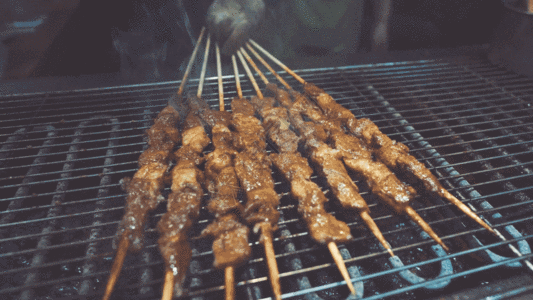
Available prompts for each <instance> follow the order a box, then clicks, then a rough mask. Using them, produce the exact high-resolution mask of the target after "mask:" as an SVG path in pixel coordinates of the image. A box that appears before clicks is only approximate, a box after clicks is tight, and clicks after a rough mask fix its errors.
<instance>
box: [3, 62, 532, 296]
mask: <svg viewBox="0 0 533 300" xmlns="http://www.w3.org/2000/svg"><path fill="white" fill-rule="evenodd" d="M297 72H298V74H299V75H300V76H302V77H303V78H304V79H305V80H306V81H308V82H313V83H315V84H317V85H318V86H320V87H322V88H324V89H325V90H326V91H327V92H328V93H330V94H331V95H332V96H333V97H334V98H335V99H336V100H337V101H338V102H339V103H341V104H342V105H344V106H345V107H347V108H349V109H350V110H351V111H352V112H353V113H354V114H355V115H356V116H357V117H368V118H370V119H372V120H373V121H374V122H375V123H376V124H377V125H378V126H379V127H380V129H381V130H382V131H383V132H385V133H386V134H388V135H389V136H390V137H391V138H393V139H396V140H398V141H401V142H402V143H405V144H406V145H408V146H409V147H410V149H411V153H412V154H413V155H415V156H416V157H417V158H418V159H419V160H420V161H423V162H424V163H425V164H426V165H427V166H428V167H429V168H430V170H432V171H433V172H434V173H435V174H437V175H438V177H439V179H440V180H441V182H442V183H443V184H444V185H445V186H446V187H447V188H448V190H449V191H450V192H452V193H453V194H455V195H456V196H458V198H459V199H461V200H462V201H464V202H465V203H467V205H469V206H470V207H471V208H472V209H473V210H475V211H478V213H479V212H481V214H482V215H483V217H484V218H485V219H486V220H487V221H489V222H490V223H491V224H493V226H495V228H497V229H498V230H499V231H500V232H502V233H504V235H505V237H506V238H507V239H508V240H507V241H504V242H502V241H499V240H496V239H495V238H493V237H491V236H490V235H489V234H487V233H485V232H483V230H482V229H481V228H479V227H478V226H476V224H475V223H474V222H472V221H471V220H470V219H468V218H467V217H465V216H463V215H462V214H461V213H460V212H458V210H456V209H455V208H454V207H453V206H452V205H451V204H449V203H447V202H444V201H442V200H441V199H433V198H431V199H418V200H420V201H415V202H416V203H414V204H413V206H414V208H415V209H416V210H417V212H418V213H419V214H421V215H422V217H423V218H424V219H426V220H427V221H428V223H429V224H430V225H431V226H432V227H433V228H435V230H436V231H437V233H439V235H440V236H441V237H442V238H443V240H444V241H445V242H446V243H447V244H449V245H450V246H451V249H452V251H451V252H450V253H449V254H446V253H443V252H439V251H438V250H436V249H435V247H434V246H433V245H434V243H433V242H432V241H431V240H429V239H427V237H426V236H424V234H421V231H420V230H419V229H417V228H416V226H415V225H413V224H411V223H410V221H408V220H407V219H406V218H403V217H398V216H396V215H395V214H393V213H392V212H391V211H390V210H389V209H387V208H386V207H383V206H382V205H381V204H379V203H378V202H377V201H376V200H375V199H374V198H373V196H372V195H371V194H369V193H368V191H367V190H366V189H365V187H364V184H363V183H361V182H356V183H357V184H358V185H360V186H362V195H363V197H364V198H365V199H366V200H367V201H368V203H369V206H370V208H371V215H372V216H373V218H374V219H375V220H376V223H377V224H378V226H379V227H380V228H381V229H382V231H383V233H384V235H385V237H386V238H387V240H389V242H390V243H391V245H392V246H393V248H394V251H395V253H396V254H397V255H398V258H397V259H391V258H388V257H387V256H388V255H387V253H386V251H384V250H383V249H382V248H381V247H380V245H378V243H377V241H375V240H374V239H373V238H372V236H371V235H370V233H369V232H368V231H367V230H366V229H365V227H364V226H363V224H362V223H361V222H360V221H359V220H358V219H357V218H355V217H353V216H351V215H346V214H344V213H343V212H342V210H341V209H339V206H338V205H337V204H336V203H335V202H334V201H333V202H332V203H331V204H330V206H329V210H330V211H331V212H332V213H333V214H335V216H336V217H338V218H339V219H341V220H343V221H345V222H347V224H348V225H349V226H350V229H351V230H352V234H353V235H354V237H355V239H354V241H353V242H350V243H347V244H346V245H340V247H339V249H340V252H341V254H342V256H343V258H344V260H345V261H346V264H347V266H348V270H349V272H350V276H351V277H352V278H353V279H354V280H356V282H355V287H356V289H357V291H358V295H356V296H355V297H352V298H353V299H357V298H364V299H378V298H381V297H386V296H390V297H392V298H398V299H425V298H428V297H431V296H437V295H442V294H446V293H450V292H452V291H454V290H458V289H461V288H472V287H476V286H479V285H481V284H482V282H485V281H487V282H490V281H491V280H492V281H494V280H496V279H498V277H497V276H496V275H495V274H494V273H498V276H513V275H514V274H516V273H517V272H518V273H525V272H527V269H526V268H524V267H523V266H524V261H525V260H526V259H530V258H531V256H532V254H531V251H530V247H529V243H528V241H531V238H532V237H533V228H531V227H532V226H533V223H532V222H531V218H532V217H533V208H532V206H531V204H532V203H533V200H532V197H533V195H532V193H533V186H532V185H531V183H530V182H531V178H530V176H531V172H532V167H531V163H532V162H533V161H532V159H531V158H530V157H531V151H532V148H533V145H532V143H533V142H531V141H532V140H533V139H532V138H531V135H533V134H532V133H531V132H532V131H531V129H532V128H533V114H531V108H530V103H531V101H532V100H533V98H532V95H533V88H532V86H533V85H532V81H531V80H530V79H528V78H525V77H520V76H517V75H515V74H512V73H509V72H507V71H506V70H504V69H502V68H499V67H497V66H493V65H491V64H490V63H488V62H487V61H484V60H480V59H469V58H464V59H463V60H458V61H449V60H445V59H441V60H426V61H414V62H401V63H387V64H377V65H366V66H350V67H340V68H324V69H309V70H299V71H297ZM280 74H281V75H282V77H283V78H284V79H285V80H286V81H287V82H288V83H289V84H290V85H291V86H295V87H296V86H299V85H298V83H297V82H296V81H295V80H294V79H293V78H292V77H290V76H288V75H287V74H285V73H284V72H280ZM269 76H270V75H268V74H267V77H269ZM270 78H272V81H273V82H275V79H273V76H270V77H269V79H270ZM223 81H224V88H225V91H224V92H225V96H226V97H225V99H226V106H227V107H226V108H227V109H230V107H229V100H230V99H231V98H232V97H235V96H236V95H235V92H234V91H235V88H234V85H233V84H234V80H233V76H224V77H223ZM241 83H242V85H243V94H244V95H245V96H250V95H253V94H254V91H253V89H252V88H251V84H250V83H249V82H248V81H247V80H246V78H245V77H244V76H243V77H242V78H241ZM178 84H179V82H170V83H164V84H146V85H138V86H122V87H114V88H105V89H90V90H75V91H60V92H47V93H32V94H20V95H6V96H0V101H2V103H3V107H4V110H3V113H2V117H1V118H0V183H1V184H0V192H1V195H2V196H1V198H0V276H2V277H3V278H10V279H9V280H7V281H3V282H2V283H0V295H3V297H8V298H10V297H11V298H20V299H50V298H52V299H55V298H58V299H59V298H64V297H75V296H77V297H79V298H86V297H89V298H95V299H97V298H99V297H101V295H102V294H103V290H104V287H105V281H106V280H107V276H108V274H109V270H110V267H111V263H112V259H113V256H114V252H113V250H112V248H111V239H112V237H113V235H114V231H115V230H116V227H117V225H118V221H119V220H120V218H121V216H122V213H123V209H124V192H123V191H122V190H121V189H120V187H119V183H118V182H119V180H120V179H121V178H123V177H125V176H132V175H133V173H134V172H135V171H136V169H137V164H136V162H137V159H138V156H139V155H140V153H142V151H143V150H144V149H146V140H145V138H144V135H143V133H144V131H145V130H146V129H148V128H149V127H150V126H151V125H152V118H154V117H155V116H156V114H157V113H158V112H159V111H160V110H161V109H162V108H163V107H164V106H165V105H166V103H167V99H168V97H169V95H170V94H171V93H173V92H174V91H175V90H176V88H177V86H178ZM197 84H198V81H197V80H190V81H189V86H190V89H191V90H195V89H196V86H197ZM204 98H205V99H208V102H209V103H210V104H211V105H212V107H214V108H217V107H218V103H217V102H218V101H216V99H217V79H216V78H208V79H207V80H206V82H205V84H204ZM270 151H273V149H270ZM274 175H275V178H278V180H277V182H276V190H277V191H278V192H279V194H280V195H281V205H280V212H281V219H280V223H279V224H280V229H279V230H278V232H277V233H276V234H275V240H274V247H275V251H276V254H277V255H276V257H277V260H278V265H279V267H280V277H281V283H282V291H283V292H284V297H287V298H302V297H305V299H338V298H346V297H348V290H347V288H346V287H345V284H343V283H342V278H341V277H340V275H338V274H337V273H338V272H337V271H336V270H335V264H334V263H333V262H332V261H331V260H330V259H329V255H326V254H327V249H324V248H325V247H322V246H319V245H317V244H316V243H314V242H313V241H312V240H311V239H310V237H309V235H308V233H307V231H306V229H305V226H303V225H302V224H301V223H300V222H299V217H298V214H297V211H296V202H295V201H294V200H293V199H291V197H290V196H289V194H288V187H287V184H286V183H285V182H283V181H280V180H279V178H281V177H280V176H279V175H277V174H274ZM313 180H316V182H317V183H319V184H321V186H324V185H323V182H322V181H321V179H320V178H317V177H316V176H315V177H314V178H313ZM325 191H326V190H325ZM166 192H167V193H168V188H167V190H166ZM326 195H327V196H328V197H329V196H330V194H329V193H328V192H327V191H326ZM206 197H207V195H206ZM421 198H422V197H421ZM426 198H427V197H426ZM164 212H165V208H164V207H163V205H161V206H160V207H159V208H158V209H156V211H154V213H152V214H151V216H150V218H149V221H148V228H147V231H146V236H147V238H146V247H145V248H144V249H143V250H142V251H141V252H140V253H136V254H131V253H130V254H129V255H128V257H127V258H126V262H125V265H124V266H125V267H124V270H123V272H122V274H121V277H120V279H119V281H118V284H117V287H116V291H115V293H114V295H113V297H116V298H117V299H120V298H122V297H127V298H132V297H133V298H138V299H152V298H159V297H160V290H161V284H162V277H163V262H162V260H161V258H160V256H159V253H158V249H157V244H156V239H157V230H156V229H155V224H156V223H157V221H158V220H159V218H160V217H161V215H162V214H163V213H164ZM211 220H212V217H211V216H209V215H208V214H207V212H206V210H205V209H202V213H201V215H200V221H199V222H198V225H197V226H196V227H195V228H194V229H193V231H194V232H193V235H198V233H199V232H200V231H201V230H202V229H203V228H205V226H206V225H207V224H208V223H209V222H210V221H211ZM251 243H252V249H253V253H254V254H253V257H252V259H251V260H250V262H248V263H247V264H245V265H244V266H242V267H240V268H238V269H237V270H236V274H235V275H236V281H237V283H236V291H237V296H240V298H246V299H264V298H267V297H270V296H271V292H270V286H269V283H268V279H267V277H266V276H267V271H266V268H265V261H264V259H263V253H262V249H261V247H260V245H259V243H258V241H257V240H256V238H254V237H251ZM192 245H193V258H192V261H191V267H190V270H189V273H188V276H187V281H186V289H185V290H184V291H183V297H186V298H191V299H216V298H220V297H221V295H223V279H222V278H223V274H221V272H220V271H218V270H214V269H213V268H212V267H211V264H212V260H213V258H212V252H211V248H210V247H211V245H210V243H209V242H208V241H202V240H193V242H192ZM509 246H512V247H514V248H515V249H518V250H519V251H520V253H521V255H522V256H521V257H516V254H515V253H513V251H512V250H510V249H509ZM518 250H517V251H518ZM495 270H497V272H494V271H495ZM439 274H440V275H439ZM464 276H466V278H467V279H468V280H457V279H458V278H464Z"/></svg>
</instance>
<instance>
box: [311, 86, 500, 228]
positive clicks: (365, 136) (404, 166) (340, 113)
mask: <svg viewBox="0 0 533 300" xmlns="http://www.w3.org/2000/svg"><path fill="white" fill-rule="evenodd" d="M304 90H305V93H306V94H308V95H309V96H310V97H311V98H312V99H313V100H315V102H316V103H317V104H318V105H319V106H320V108H321V109H322V111H323V112H324V114H325V115H326V117H327V118H329V119H333V118H336V119H338V120H340V121H341V122H342V124H343V125H344V126H345V127H346V128H347V129H348V131H349V132H350V133H352V134H353V135H355V136H356V137H358V138H360V139H361V140H362V141H363V142H364V143H365V144H366V145H367V146H368V147H369V148H370V149H371V150H372V152H373V153H374V155H376V157H377V158H378V159H379V160H380V161H381V162H382V163H384V164H385V165H387V166H388V167H389V168H391V169H392V170H394V171H396V172H397V173H398V174H404V177H405V179H406V180H407V181H409V182H410V183H412V184H416V185H418V186H422V187H423V188H424V189H425V190H426V191H428V192H429V193H430V194H432V195H434V196H439V197H443V198H445V199H446V200H448V201H450V202H451V203H452V204H454V205H455V206H457V207H458V208H459V209H460V210H461V211H462V212H463V213H465V214H466V215H467V216H469V217H470V218H472V219H473V220H474V221H476V222H477V223H478V224H480V225H481V226H483V228H485V229H487V230H488V231H490V232H492V233H494V234H495V232H494V230H493V229H492V228H491V227H490V226H489V225H488V224H487V223H485V221H483V220H482V219H481V218H480V217H479V216H478V215H476V214H475V213H474V212H473V211H472V210H470V208H469V207H468V206H466V205H465V204H464V203H463V202H461V201H460V200H459V199H457V198H456V197H455V196H453V195H452V194H450V192H448V191H447V190H446V189H445V188H444V187H443V186H442V185H441V184H440V182H439V181H438V179H437V177H435V176H434V175H433V174H432V173H431V171H429V170H428V169H427V168H426V166H425V165H424V164H423V163H421V162H419V161H418V160H417V159H416V158H415V157H414V156H412V155H410V154H409V148H408V147H407V146H405V145H404V144H402V143H400V142H396V141H393V140H391V139H390V138H389V137H388V136H387V135H385V134H384V133H382V132H381V131H380V130H379V128H378V127H377V126H376V124H374V122H372V121H371V120H369V119H366V118H363V119H359V120H357V119H356V118H355V116H354V115H353V114H352V113H351V112H350V111H349V110H348V109H346V108H344V107H342V106H341V105H339V104H338V103H337V102H335V100H333V98H332V97H331V96H330V95H329V94H327V93H326V92H325V91H324V90H322V89H320V88H318V87H317V86H315V85H314V84H310V83H305V84H304Z"/></svg>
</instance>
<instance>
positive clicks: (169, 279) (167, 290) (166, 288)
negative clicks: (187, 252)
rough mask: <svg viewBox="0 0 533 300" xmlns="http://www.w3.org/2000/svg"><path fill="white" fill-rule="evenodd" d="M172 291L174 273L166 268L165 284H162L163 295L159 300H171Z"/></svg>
mask: <svg viewBox="0 0 533 300" xmlns="http://www.w3.org/2000/svg"><path fill="white" fill-rule="evenodd" d="M173 292H174V273H172V270H167V271H166V273H165V284H164V285H163V295H162V296H161V300H171V299H172V295H173Z"/></svg>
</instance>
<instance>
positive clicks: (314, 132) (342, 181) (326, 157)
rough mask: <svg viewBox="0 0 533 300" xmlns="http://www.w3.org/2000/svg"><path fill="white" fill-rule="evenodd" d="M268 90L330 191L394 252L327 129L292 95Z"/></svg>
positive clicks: (271, 88)
mask: <svg viewBox="0 0 533 300" xmlns="http://www.w3.org/2000/svg"><path fill="white" fill-rule="evenodd" d="M267 91H268V92H271V93H274V95H275V97H276V100H277V101H278V102H279V103H280V104H281V105H282V106H283V107H285V108H286V110H287V112H288V114H289V116H290V120H291V124H292V125H293V126H294V127H295V128H296V130H297V131H298V133H299V134H300V136H302V138H303V139H304V143H305V148H306V151H307V152H308V156H309V159H310V160H311V162H313V164H315V166H316V167H317V168H318V170H319V172H320V175H322V176H324V177H325V179H326V181H327V183H328V185H329V186H330V188H331V191H332V192H333V194H334V195H335V197H336V198H337V199H338V200H339V202H340V203H341V205H342V206H343V207H344V208H346V209H351V210H356V211H357V212H359V215H360V216H361V218H362V219H363V221H364V222H365V223H366V224H367V226H368V227H369V229H370V230H371V231H372V233H373V234H374V236H375V237H376V238H377V239H378V240H379V241H380V243H381V244H382V245H383V247H384V248H385V249H387V251H389V253H390V254H391V255H394V254H393V253H392V250H391V248H390V245H389V243H388V242H387V241H386V240H385V238H384V237H383V234H382V233H381V231H380V230H379V228H378V227H377V225H376V223H375V222H374V220H372V218H371V217H370V214H369V208H368V205H367V204H366V202H365V200H364V199H363V197H361V195H360V194H359V188H358V187H357V186H356V185H355V184H354V183H353V181H352V179H351V178H350V176H349V175H348V172H347V171H346V169H345V168H344V165H343V162H342V160H341V159H342V153H341V152H340V151H338V150H334V149H332V148H331V147H329V146H328V145H327V144H326V143H325V140H326V139H327V134H326V132H325V131H324V128H322V127H321V126H320V125H318V124H315V123H313V122H305V121H304V120H303V118H302V117H301V112H300V111H299V110H297V109H295V107H293V106H292V101H291V100H290V97H289V95H288V94H287V93H286V92H285V91H283V90H280V89H278V88H277V86H276V85H274V84H268V85H267Z"/></svg>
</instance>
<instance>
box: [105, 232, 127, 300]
mask: <svg viewBox="0 0 533 300" xmlns="http://www.w3.org/2000/svg"><path fill="white" fill-rule="evenodd" d="M129 246H130V240H129V239H128V238H126V237H122V238H121V240H120V243H119V246H118V250H117V255H116V257H115V261H114V262H113V267H112V268H111V274H110V275H109V279H108V281H107V286H106V290H105V293H104V297H103V298H102V300H109V297H111V293H112V292H113V289H114V287H115V284H116V283H117V280H118V275H120V271H121V270H122V265H123V264H124V259H125V258H126V254H127V253H128V247H129Z"/></svg>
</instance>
